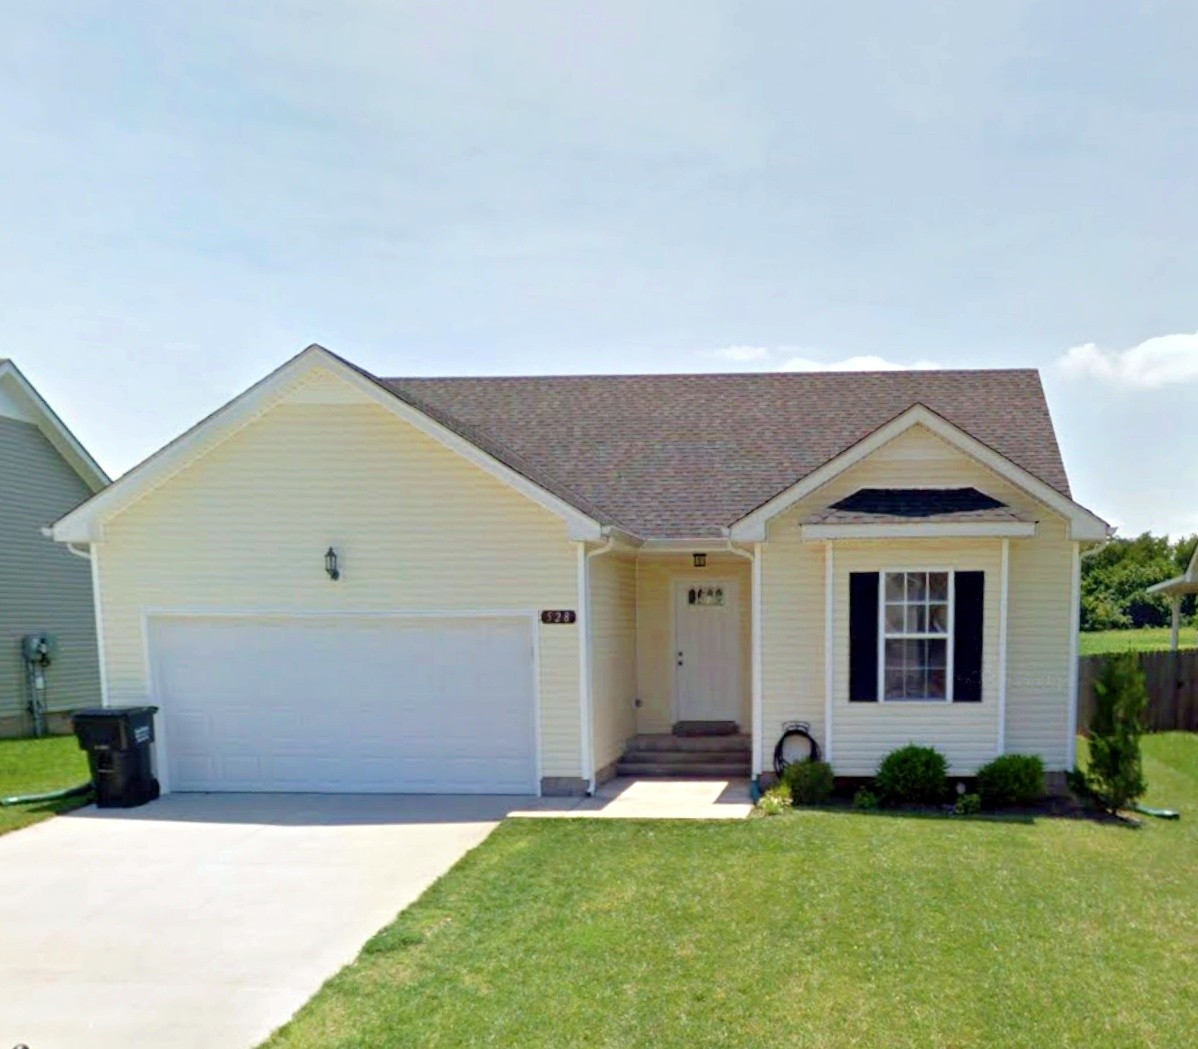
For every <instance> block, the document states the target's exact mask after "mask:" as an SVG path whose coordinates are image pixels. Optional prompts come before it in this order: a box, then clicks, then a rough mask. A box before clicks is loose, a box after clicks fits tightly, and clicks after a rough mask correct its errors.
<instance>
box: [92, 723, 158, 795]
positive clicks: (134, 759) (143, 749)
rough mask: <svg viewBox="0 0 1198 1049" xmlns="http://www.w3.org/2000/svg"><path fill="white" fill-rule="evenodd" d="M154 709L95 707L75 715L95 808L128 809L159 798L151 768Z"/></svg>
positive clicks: (156, 783)
mask: <svg viewBox="0 0 1198 1049" xmlns="http://www.w3.org/2000/svg"><path fill="white" fill-rule="evenodd" d="M157 713H158V708H157V707H95V708H93V709H90V710H77V711H75V716H74V722H75V736H76V737H77V738H78V740H79V746H80V747H81V748H82V749H83V750H85V751H87V763H88V765H89V766H90V767H91V773H92V783H94V784H95V787H96V805H97V807H99V808H102V809H127V808H132V807H133V806H134V805H144V804H145V803H146V802H147V801H153V800H154V799H155V798H156V797H158V780H156V779H155V778H154V775H153V772H152V770H151V767H150V744H151V743H153V742H154V715H155V714H157Z"/></svg>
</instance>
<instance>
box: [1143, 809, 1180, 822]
mask: <svg viewBox="0 0 1198 1049" xmlns="http://www.w3.org/2000/svg"><path fill="white" fill-rule="evenodd" d="M1132 811H1133V812H1139V813H1141V814H1142V815H1144V816H1155V817H1156V818H1157V819H1158V820H1179V819H1181V813H1180V812H1174V811H1173V810H1172V809H1150V808H1148V806H1147V805H1133V806H1132Z"/></svg>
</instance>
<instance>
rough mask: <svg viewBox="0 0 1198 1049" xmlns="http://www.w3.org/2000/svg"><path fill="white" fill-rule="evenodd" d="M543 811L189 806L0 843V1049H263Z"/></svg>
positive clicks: (84, 817)
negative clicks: (450, 879) (486, 841)
mask: <svg viewBox="0 0 1198 1049" xmlns="http://www.w3.org/2000/svg"><path fill="white" fill-rule="evenodd" d="M541 803H542V802H540V801H538V799H527V798H495V797H491V798H487V797H397V796H392V795H387V796H360V795H359V796H331V795H278V794H273V795H272V794H263V795H244V794H225V795H215V794H190V795H189V794H173V795H169V796H167V797H165V798H163V799H161V800H160V801H158V802H155V803H154V804H152V805H147V806H145V807H144V808H140V809H132V810H128V811H114V810H107V811H104V812H100V811H97V810H96V809H94V808H89V809H84V810H81V811H80V812H79V813H73V814H71V815H67V816H59V817H56V818H54V819H52V820H48V821H47V822H45V823H42V824H38V825H37V826H34V827H30V828H28V829H26V830H21V831H17V832H15V833H12V834H7V835H5V836H3V837H0V1047H3V1049H8V1047H9V1046H12V1045H15V1044H17V1043H21V1042H23V1043H26V1044H28V1045H29V1046H30V1049H89V1047H91V1046H104V1045H112V1046H117V1045H119V1046H127V1047H133V1049H137V1047H146V1049H189V1047H197V1049H199V1047H203V1049H217V1047H219V1049H241V1047H249V1046H253V1045H256V1044H257V1043H258V1042H259V1041H260V1040H261V1039H263V1038H264V1037H266V1035H267V1034H269V1033H270V1032H271V1031H272V1030H273V1029H274V1028H275V1027H277V1026H279V1025H280V1024H282V1023H284V1022H285V1021H286V1020H287V1019H288V1018H289V1017H290V1016H291V1015H292V1014H293V1013H294V1012H295V1010H296V1009H298V1008H299V1007H300V1006H301V1005H302V1004H303V1003H304V1002H305V1001H307V999H308V998H309V997H310V996H311V995H312V994H313V993H314V992H315V991H316V990H317V988H319V987H320V985H321V984H322V983H323V982H324V981H325V980H326V979H328V978H329V977H330V976H332V975H333V974H334V973H335V972H337V970H338V969H340V968H341V967H342V966H343V965H345V964H346V963H347V962H349V961H351V960H352V959H353V958H354V957H355V956H356V954H357V953H358V951H359V950H360V948H361V947H362V944H363V943H365V941H366V940H367V939H368V938H369V937H370V936H371V935H372V934H373V933H375V932H376V931H377V930H378V929H380V928H382V927H383V926H384V925H386V924H387V923H388V922H390V921H391V920H392V919H393V918H394V917H395V915H396V914H397V913H398V912H399V911H400V910H402V909H403V908H404V907H406V906H407V905H408V904H409V903H411V902H412V901H413V900H414V899H416V897H417V896H419V895H420V893H422V892H423V891H424V889H425V888H427V887H428V885H429V884H430V883H431V882H433V881H434V880H435V879H436V878H437V877H439V876H440V875H441V874H442V873H444V872H445V871H446V870H447V869H448V868H449V867H450V866H451V865H452V864H453V863H455V862H456V861H457V860H458V858H459V857H461V856H462V855H463V854H464V853H465V852H466V851H468V850H469V849H471V848H473V847H474V846H475V845H477V844H478V843H479V842H481V841H482V840H483V838H485V837H486V836H487V834H488V833H490V831H491V829H492V828H493V827H494V826H495V825H496V823H497V822H498V821H499V820H501V819H502V818H503V817H504V816H505V815H506V814H507V813H508V812H509V811H511V810H512V809H513V808H522V809H527V808H528V807H529V806H530V805H531V806H533V807H534V809H535V806H536V805H537V804H541Z"/></svg>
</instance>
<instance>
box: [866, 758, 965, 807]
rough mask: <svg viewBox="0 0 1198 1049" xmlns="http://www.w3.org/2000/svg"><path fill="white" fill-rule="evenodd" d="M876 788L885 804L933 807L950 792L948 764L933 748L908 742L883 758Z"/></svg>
mask: <svg viewBox="0 0 1198 1049" xmlns="http://www.w3.org/2000/svg"><path fill="white" fill-rule="evenodd" d="M874 785H875V786H876V787H877V789H878V793H879V794H881V796H882V797H883V798H884V799H885V800H886V801H890V802H899V803H903V802H906V803H908V804H916V805H934V804H936V803H937V802H939V801H942V800H943V799H944V796H945V794H946V793H947V791H948V762H947V761H945V760H944V755H943V754H941V753H940V752H939V751H938V750H936V749H935V748H934V747H919V746H916V745H915V744H914V743H909V744H908V745H907V746H905V747H899V749H898V750H892V751H891V752H890V753H889V754H887V755H886V757H884V758H883V759H882V763H881V764H880V765H879V766H878V775H877V777H876V778H875V780H874Z"/></svg>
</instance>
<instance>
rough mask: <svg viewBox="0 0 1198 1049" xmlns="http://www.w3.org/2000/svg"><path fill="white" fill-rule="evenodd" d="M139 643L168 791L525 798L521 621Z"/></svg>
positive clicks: (359, 625) (214, 630) (167, 626)
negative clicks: (156, 712)
mask: <svg viewBox="0 0 1198 1049" xmlns="http://www.w3.org/2000/svg"><path fill="white" fill-rule="evenodd" d="M149 632H150V639H149V640H150V652H151V667H152V671H153V677H154V691H155V702H157V703H158V704H159V705H160V706H161V708H162V714H161V719H162V723H163V724H164V727H165V743H166V747H167V750H166V761H167V773H168V775H169V782H170V788H171V789H172V790H183V791H188V790H192V791H218V790H246V791H325V792H348V793H359V792H397V793H399V792H404V793H443V792H444V793H456V794H479V793H500V794H502V793H506V794H528V793H534V792H535V791H536V787H537V784H536V758H535V737H536V732H535V725H534V718H535V709H534V708H535V702H534V684H533V675H534V667H533V647H532V635H531V625H530V623H529V621H528V620H527V619H521V618H515V617H494V618H491V617H487V618H481V617H480V618H474V617H472V618H453V617H445V618H423V617H417V618H390V617H369V618H364V617H352V616H330V617H298V616H296V617H286V616H280V617H277V618H276V617H260V616H254V617H236V618H234V617H225V616H198V617H175V616H156V617H154V618H153V619H152V620H151V621H150V628H149Z"/></svg>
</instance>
